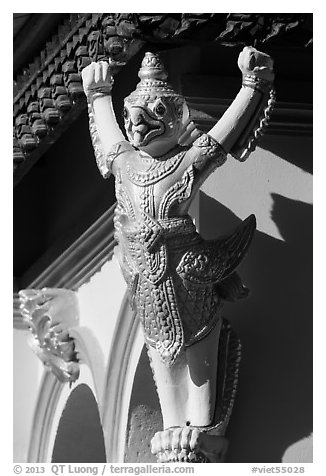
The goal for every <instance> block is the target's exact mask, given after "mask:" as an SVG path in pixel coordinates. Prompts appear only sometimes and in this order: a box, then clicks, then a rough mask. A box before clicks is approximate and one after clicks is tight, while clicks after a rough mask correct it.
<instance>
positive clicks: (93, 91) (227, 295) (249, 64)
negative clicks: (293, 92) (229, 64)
mask: <svg viewBox="0 0 326 476" xmlns="http://www.w3.org/2000/svg"><path fill="white" fill-rule="evenodd" d="M238 64H239V68H240V70H241V72H242V74H243V85H242V88H241V90H240V92H239V94H238V96H237V97H236V98H235V100H234V102H233V103H232V104H231V106H230V107H229V108H228V110H227V111H226V112H225V114H224V115H223V117H222V118H221V119H220V120H219V122H218V123H217V124H216V125H215V126H214V127H213V129H212V130H211V131H210V132H209V133H208V134H201V133H200V132H199V131H198V130H197V129H196V128H195V126H194V124H193V123H192V122H191V120H190V118H189V109H188V106H187V104H186V102H185V100H184V98H183V97H182V96H181V95H180V94H178V93H177V92H176V91H174V90H173V88H172V87H171V86H170V85H169V83H168V80H167V72H166V71H165V69H164V66H163V64H162V62H161V60H160V58H159V56H158V55H157V54H153V53H146V54H145V57H144V60H143V62H142V65H141V68H140V71H139V78H140V82H139V84H138V85H137V88H136V90H135V91H134V92H132V93H131V94H130V95H129V96H128V97H127V98H126V99H125V104H124V111H123V115H124V121H125V130H126V134H127V137H128V140H126V139H125V137H124V135H123V133H122V132H121V130H120V129H119V127H118V125H117V123H116V120H115V116H114V112H113V107H112V100H111V90H112V85H113V77H112V71H111V67H110V63H109V62H104V61H100V62H97V63H95V62H93V63H91V64H90V65H89V66H87V67H86V68H85V69H84V70H83V72H82V76H83V85H84V90H85V94H86V95H87V98H88V103H89V116H90V131H91V137H92V141H93V146H94V150H95V156H96V160H97V164H98V167H99V169H100V172H101V174H102V175H103V177H105V178H107V177H108V176H109V175H110V174H114V176H115V184H116V198H117V207H116V212H115V230H116V234H115V236H116V240H117V242H118V246H117V248H116V255H117V258H118V260H119V263H120V267H121V270H122V273H123V276H124V278H125V281H126V283H127V286H128V291H129V298H130V304H131V306H132V309H133V310H134V312H135V314H136V315H137V318H139V319H140V321H141V323H142V327H143V331H144V336H145V341H146V343H147V346H148V353H149V357H150V361H151V365H152V369H153V373H154V378H155V382H156V386H157V390H158V394H159V398H160V403H161V408H162V414H163V420H164V430H163V431H162V432H159V433H157V434H156V435H155V437H154V438H153V441H152V451H153V452H154V453H155V454H156V455H157V458H158V460H159V461H194V462H196V461H201V462H210V461H221V460H222V459H223V455H224V453H225V450H226V440H225V438H224V433H225V429H226V426H227V423H228V420H229V417H230V413H231V410H232V405H233V400H234V394H235V390H236V382H237V372H238V362H239V358H240V344H239V341H238V339H237V338H236V337H235V335H234V333H233V331H232V329H231V328H230V326H229V324H228V323H227V321H225V320H224V319H222V317H221V309H222V305H223V301H224V300H235V299H239V298H242V297H245V296H246V295H247V289H246V288H245V287H244V286H243V284H242V282H241V279H240V278H239V276H238V275H237V272H236V269H237V266H238V265H239V263H240V262H241V260H242V259H243V257H244V255H245V253H246V251H247V249H248V246H249V244H250V242H251V239H252V237H253V233H254V230H255V218H254V216H252V215H251V216H249V217H248V218H247V219H246V220H245V221H244V222H243V223H242V224H241V225H240V226H239V227H238V228H237V229H236V230H235V231H234V232H233V233H232V234H231V235H230V236H228V237H224V238H220V239H216V240H213V241H206V240H204V239H203V238H202V237H201V236H200V235H199V234H198V232H197V230H196V227H195V226H194V224H193V221H192V219H191V218H190V216H189V215H188V210H189V206H190V204H191V201H192V199H193V198H194V196H195V194H196V192H197V191H198V189H199V187H200V186H201V184H202V183H203V182H204V180H206V178H207V177H208V176H209V175H210V174H211V173H212V172H213V171H214V170H215V169H216V168H218V167H221V166H222V165H223V164H224V163H225V161H226V159H227V154H228V153H230V154H231V155H233V156H234V157H235V158H236V159H238V160H240V161H244V160H245V159H246V158H247V157H248V155H249V154H250V152H251V151H252V150H253V148H254V146H255V144H256V140H257V138H258V137H259V135H260V134H261V133H262V128H263V126H265V124H266V122H267V120H268V117H269V114H270V111H271V109H272V107H273V103H274V93H273V90H272V82H273V78H274V75H273V70H272V67H273V62H272V60H271V58H270V57H269V56H268V55H266V54H263V53H260V52H258V51H257V50H255V49H254V48H250V47H246V48H244V50H243V51H242V53H241V54H240V56H239V61H238Z"/></svg>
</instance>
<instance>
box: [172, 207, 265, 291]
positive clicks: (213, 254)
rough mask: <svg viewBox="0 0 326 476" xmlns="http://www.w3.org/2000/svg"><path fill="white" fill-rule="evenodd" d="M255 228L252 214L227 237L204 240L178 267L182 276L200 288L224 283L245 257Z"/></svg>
mask: <svg viewBox="0 0 326 476" xmlns="http://www.w3.org/2000/svg"><path fill="white" fill-rule="evenodd" d="M255 228H256V219H255V216H254V215H250V216H249V217H248V218H247V219H246V220H244V221H243V222H242V224H241V225H240V226H239V227H238V228H237V229H236V230H235V231H234V232H233V233H232V234H231V235H230V236H228V237H227V238H221V239H219V240H214V241H203V242H202V243H201V244H200V245H198V246H196V247H195V248H193V249H192V250H189V251H187V252H186V253H185V254H184V255H183V257H182V259H181V261H180V263H179V265H178V266H177V272H178V274H179V275H180V276H181V277H182V278H183V279H185V280H187V281H190V282H192V283H194V284H197V285H199V286H205V285H209V284H213V283H217V282H220V281H222V280H224V279H225V278H227V277H228V276H229V275H230V274H232V273H233V271H235V269H236V268H237V267H238V265H239V264H240V262H241V261H242V259H243V258H244V256H245V254H246V252H247V250H248V247H249V245H250V242H251V240H252V238H253V234H254V231H255Z"/></svg>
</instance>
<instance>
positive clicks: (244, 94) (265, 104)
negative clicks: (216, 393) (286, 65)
mask: <svg viewBox="0 0 326 476" xmlns="http://www.w3.org/2000/svg"><path fill="white" fill-rule="evenodd" d="M238 66H239V68H240V71H241V72H242V88H241V89H240V91H239V93H238V95H237V96H236V98H235V99H234V101H233V102H232V104H231V105H230V107H229V108H228V109H227V110H226V112H225V113H224V115H223V116H222V117H221V119H220V120H219V121H218V122H217V124H216V125H215V126H214V127H213V128H212V129H211V130H210V131H209V135H211V136H212V137H213V138H214V139H216V140H217V141H218V143H219V144H220V145H221V146H222V147H223V149H224V150H225V152H226V153H231V154H232V155H233V156H234V157H235V158H237V159H238V160H240V161H242V160H245V159H246V158H247V157H248V155H249V153H250V152H251V150H252V149H253V146H254V143H255V140H256V138H257V137H258V136H259V134H260V132H261V129H262V126H263V124H264V122H265V120H266V119H267V118H268V114H269V112H270V109H272V106H273V102H274V95H273V91H272V87H273V80H274V73H273V60H272V58H271V57H270V56H269V55H267V54H265V53H261V52H260V51H257V50H256V49H255V48H252V47H245V48H244V49H243V51H242V52H241V53H240V55H239V59H238Z"/></svg>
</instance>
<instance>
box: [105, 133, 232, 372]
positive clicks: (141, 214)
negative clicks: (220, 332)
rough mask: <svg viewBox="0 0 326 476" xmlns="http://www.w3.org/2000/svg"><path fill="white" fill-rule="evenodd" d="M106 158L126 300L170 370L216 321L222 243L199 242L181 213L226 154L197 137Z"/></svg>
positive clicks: (118, 150) (123, 148) (119, 148)
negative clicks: (160, 149)
mask: <svg viewBox="0 0 326 476" xmlns="http://www.w3.org/2000/svg"><path fill="white" fill-rule="evenodd" d="M107 160H108V161H109V162H110V167H112V164H113V163H114V170H115V176H116V197H117V207H116V212H115V229H116V234H115V236H116V240H117V242H118V246H117V248H116V255H117V257H118V260H119V263H120V266H121V269H122V272H123V275H124V278H125V280H126V283H127V285H128V290H129V295H130V302H131V305H132V307H133V309H134V311H135V312H136V313H137V315H138V317H139V318H140V320H141V322H142V325H143V328H144V333H145V338H146V341H147V343H148V344H149V345H152V346H154V347H156V349H157V350H158V352H159V353H160V355H161V358H162V360H163V361H164V362H165V363H166V364H167V365H168V366H170V365H172V364H173V362H174V361H175V359H176V357H177V355H178V354H179V352H180V351H181V350H182V348H184V347H185V346H189V345H191V344H192V343H194V342H195V341H197V340H199V339H201V338H202V337H203V336H204V335H206V334H207V333H208V332H209V331H210V330H211V328H212V327H213V326H214V325H215V323H216V320H217V319H218V317H219V309H220V307H221V298H220V296H219V293H218V292H217V289H216V283H217V282H218V281H219V280H221V279H223V278H224V277H225V275H226V270H227V268H228V267H229V264H230V263H229V262H228V260H226V254H225V249H224V248H223V247H221V246H220V243H218V242H205V240H203V239H202V238H201V237H200V235H199V234H198V233H197V232H196V228H195V226H194V224H193V222H192V219H191V218H190V216H189V215H188V214H187V210H188V208H189V206H190V203H191V200H192V199H193V197H194V194H195V192H196V191H197V189H198V187H199V186H200V184H201V183H202V181H203V180H204V179H205V178H206V175H207V174H209V173H210V172H211V171H212V167H213V168H216V167H218V166H220V165H222V164H223V163H224V162H225V160H226V156H225V154H224V152H223V150H222V149H221V147H220V146H219V145H218V144H217V142H216V141H214V139H212V138H211V137H210V136H208V135H206V134H203V135H202V136H201V137H200V138H199V139H198V140H197V141H195V143H194V144H193V146H192V147H190V148H189V147H187V148H186V147H183V148H182V147H177V148H175V149H174V150H173V151H171V152H170V153H169V154H167V155H166V156H164V157H160V158H159V159H155V158H153V157H150V156H149V155H148V154H146V153H144V152H142V151H140V150H137V149H135V148H134V147H132V146H131V145H130V144H129V143H128V142H121V143H119V144H116V146H115V147H114V148H113V150H112V153H110V154H109V155H108V156H107ZM237 236H239V234H237Z"/></svg>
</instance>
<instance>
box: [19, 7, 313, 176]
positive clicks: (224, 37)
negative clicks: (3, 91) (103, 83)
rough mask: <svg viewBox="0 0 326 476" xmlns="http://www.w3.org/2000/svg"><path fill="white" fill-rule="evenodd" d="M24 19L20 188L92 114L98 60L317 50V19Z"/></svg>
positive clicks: (106, 16) (73, 16)
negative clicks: (86, 71) (170, 53)
mask: <svg viewBox="0 0 326 476" xmlns="http://www.w3.org/2000/svg"><path fill="white" fill-rule="evenodd" d="M21 15H27V17H25V18H24V17H22V16H21V17H19V14H16V30H14V33H15V37H14V49H15V53H14V71H15V72H17V71H18V70H19V71H20V74H16V75H15V81H14V137H13V139H14V177H15V178H14V183H18V181H19V180H20V179H21V178H22V177H23V176H24V175H25V174H26V173H27V172H28V170H29V169H30V168H31V167H32V166H33V165H34V163H35V162H36V161H37V160H38V159H39V158H40V157H41V156H42V155H43V154H44V152H45V151H46V150H47V149H48V148H49V147H50V146H51V145H52V144H53V143H54V142H55V141H56V140H57V138H58V137H60V135H61V134H62V132H63V131H64V130H65V129H66V128H67V127H68V126H69V124H71V122H72V121H74V120H75V118H76V117H77V116H78V115H79V114H80V112H81V111H82V110H84V109H85V108H86V107H87V104H86V99H85V95H84V93H83V88H82V83H81V75H80V73H81V70H82V69H83V68H84V67H85V66H86V65H87V64H89V63H90V62H91V61H96V60H99V59H108V58H109V57H110V58H111V60H112V59H113V66H114V69H115V72H117V71H118V70H119V68H121V67H122V66H124V65H125V64H126V63H127V62H128V60H129V59H130V58H131V57H132V56H133V55H134V54H135V53H136V52H137V51H139V49H140V48H141V47H142V46H143V44H145V43H148V44H150V45H151V46H154V47H156V48H163V47H164V46H167V45H170V46H180V45H185V44H196V43H203V42H217V43H219V44H221V45H227V46H235V45H254V46H257V47H262V45H278V46H284V47H289V46H290V47H291V46H292V47H293V46H296V47H300V48H305V47H307V46H309V45H311V43H312V39H311V37H312V15H311V14H227V13H211V14H210V13H203V14H181V13H176V14H172V13H171V14H170V13H166V14H133V13H129V14H117V13H115V14H104V13H103V14H100V13H96V14H21ZM53 29H54V30H55V33H53V34H52V36H50V38H49V37H48V34H49V32H50V31H53ZM27 37H28V41H26V38H27ZM31 55H33V56H34V59H33V61H31V60H30V59H31Z"/></svg>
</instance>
